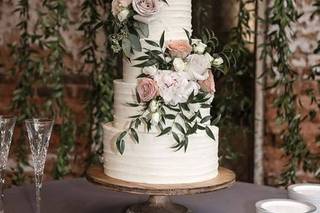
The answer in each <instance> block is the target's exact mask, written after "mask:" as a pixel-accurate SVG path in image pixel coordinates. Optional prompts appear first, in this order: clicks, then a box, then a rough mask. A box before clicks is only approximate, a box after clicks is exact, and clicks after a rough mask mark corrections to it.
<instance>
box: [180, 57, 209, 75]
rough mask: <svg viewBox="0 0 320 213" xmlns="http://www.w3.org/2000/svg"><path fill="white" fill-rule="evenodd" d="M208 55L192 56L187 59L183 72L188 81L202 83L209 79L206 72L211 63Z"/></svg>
mask: <svg viewBox="0 0 320 213" xmlns="http://www.w3.org/2000/svg"><path fill="white" fill-rule="evenodd" d="M208 55H209V54H208ZM208 55H207V54H205V55H198V54H193V55H190V56H189V57H188V58H187V67H186V70H185V71H186V72H187V73H188V78H189V80H198V81H204V80H206V79H207V78H208V77H209V72H208V70H209V69H210V68H211V62H210V57H208Z"/></svg>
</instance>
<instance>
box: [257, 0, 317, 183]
mask: <svg viewBox="0 0 320 213" xmlns="http://www.w3.org/2000/svg"><path fill="white" fill-rule="evenodd" d="M298 17H299V14H298V12H297V11H296V8H295V2H294V1H293V0H275V1H274V2H273V4H272V5H270V7H269V8H268V19H267V20H266V21H267V23H268V25H269V31H268V32H267V36H266V38H267V41H266V43H265V45H264V50H263V56H264V57H265V58H268V59H270V60H271V64H270V67H269V69H268V70H267V71H266V73H267V74H268V77H269V79H271V80H272V84H271V85H270V86H269V88H272V89H274V90H275V91H277V97H276V98H275V100H274V106H275V107H276V109H277V119H276V122H277V123H278V124H281V125H282V127H281V129H282V131H281V139H282V140H283V144H282V148H283V150H284V152H285V154H286V156H287V157H288V165H287V167H286V168H285V171H284V172H283V174H282V184H283V185H288V184H291V183H295V182H296V181H297V170H298V169H300V168H301V166H302V168H303V169H304V170H305V171H308V172H313V173H315V172H316V171H317V169H318V166H317V165H318V164H317V162H318V159H317V156H314V155H313V154H311V153H310V150H309V149H308V147H307V145H306V143H305V142H304V139H303V137H302V135H301V131H300V130H301V129H300V127H301V123H302V122H303V121H304V120H305V119H307V117H303V116H302V115H301V114H300V112H299V110H298V107H297V103H298V102H299V96H298V94H296V93H295V90H294V84H295V82H297V81H298V80H299V74H298V73H296V72H295V71H294V70H293V69H292V68H291V66H290V64H289V63H290V54H291V51H290V48H289V42H290V36H291V35H290V33H291V26H292V24H294V23H295V22H297V20H298ZM279 128H280V127H279Z"/></svg>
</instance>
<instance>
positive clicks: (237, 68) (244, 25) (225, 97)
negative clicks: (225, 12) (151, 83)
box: [213, 0, 255, 161]
mask: <svg viewBox="0 0 320 213" xmlns="http://www.w3.org/2000/svg"><path fill="white" fill-rule="evenodd" d="M254 2H255V1H254V0H249V1H247V0H239V1H238V4H239V13H238V21H237V25H236V26H235V27H234V28H232V29H231V31H230V38H229V39H228V43H227V46H229V47H230V48H231V49H233V52H232V57H233V58H234V60H233V61H234V63H233V66H232V71H231V72H229V73H227V74H226V75H225V76H223V78H222V79H221V81H222V82H221V84H222V85H223V86H221V89H220V90H221V91H218V94H217V96H216V101H215V105H214V109H213V111H214V112H219V113H221V114H222V116H221V121H220V123H219V125H220V126H221V127H224V129H225V130H226V131H227V130H230V131H233V130H234V129H235V128H241V129H243V130H245V131H246V132H248V131H250V130H251V129H253V93H252V91H253V84H252V82H253V79H254V62H255V61H254V52H253V51H252V50H250V49H249V48H250V45H251V46H252V45H253V43H252V41H251V40H252V36H253V34H254V33H253V30H252V28H251V27H250V20H253V18H254V10H249V9H248V8H249V7H248V6H250V5H252V4H254ZM221 140H222V141H223V142H222V144H223V149H222V150H223V155H222V156H224V157H223V160H224V161H230V160H231V161H234V160H236V159H238V157H241V156H239V153H236V152H235V151H234V150H233V147H232V146H231V144H229V140H228V139H226V138H221Z"/></svg>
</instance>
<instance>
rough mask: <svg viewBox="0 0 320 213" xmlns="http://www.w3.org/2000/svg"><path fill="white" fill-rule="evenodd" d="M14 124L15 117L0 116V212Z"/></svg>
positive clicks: (0, 210) (1, 210)
mask: <svg viewBox="0 0 320 213" xmlns="http://www.w3.org/2000/svg"><path fill="white" fill-rule="evenodd" d="M15 124H16V117H15V116H4V115H0V190H1V206H0V212H3V204H4V191H3V189H4V184H5V170H6V168H7V162H8V155H9V149H10V145H11V141H12V135H13V130H14V126H15Z"/></svg>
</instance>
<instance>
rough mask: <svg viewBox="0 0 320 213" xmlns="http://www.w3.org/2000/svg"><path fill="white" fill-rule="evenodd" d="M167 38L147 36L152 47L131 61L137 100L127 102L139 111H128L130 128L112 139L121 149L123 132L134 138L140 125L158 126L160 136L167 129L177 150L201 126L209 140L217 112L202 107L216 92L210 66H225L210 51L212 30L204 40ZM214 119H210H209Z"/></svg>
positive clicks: (213, 68)
mask: <svg viewBox="0 0 320 213" xmlns="http://www.w3.org/2000/svg"><path fill="white" fill-rule="evenodd" d="M186 33H187V36H188V40H178V41H170V42H168V43H167V44H165V39H164V37H165V33H163V34H162V36H161V39H160V41H159V43H156V42H154V41H151V40H146V42H147V43H148V44H149V45H151V46H152V47H153V48H152V50H146V51H145V52H144V53H145V55H143V56H141V57H139V58H136V59H135V60H137V61H140V62H141V63H138V64H137V65H135V66H136V67H141V68H142V74H141V75H140V76H138V85H137V88H136V91H137V98H138V102H137V103H128V104H129V105H130V106H132V107H140V108H141V113H139V114H138V115H135V116H132V117H131V118H132V121H131V123H130V125H129V128H128V129H127V130H126V131H124V132H122V133H121V134H120V136H119V137H118V139H117V148H118V150H119V152H120V153H121V154H123V153H124V149H125V141H124V140H123V139H124V137H125V136H126V135H128V134H130V135H131V136H132V138H134V140H135V141H136V142H137V143H139V136H138V134H137V131H136V130H137V129H138V128H139V126H140V125H145V126H146V127H147V130H148V131H150V130H152V129H154V128H155V129H157V130H160V134H159V136H162V135H166V134H169V133H171V134H172V136H173V138H174V140H175V141H176V142H177V144H176V145H175V146H174V147H172V148H174V149H176V150H177V151H178V150H180V149H182V148H184V150H185V151H186V150H187V147H188V137H189V136H190V135H193V134H195V133H197V131H198V130H200V131H205V132H206V133H207V135H208V136H209V137H211V138H212V139H213V140H215V138H214V134H213V133H212V131H211V129H210V126H211V125H215V124H216V123H217V122H218V121H219V119H220V117H219V116H218V117H217V118H216V119H214V120H213V119H212V117H211V116H210V115H208V114H209V113H205V114H206V115H205V116H203V115H202V114H203V113H202V111H203V110H207V112H208V110H209V109H210V108H211V102H212V100H213V98H214V93H215V91H216V90H215V81H214V75H213V72H214V71H217V70H220V71H223V70H225V66H226V65H225V62H224V59H223V57H222V56H220V55H219V54H218V53H214V52H215V41H216V40H215V39H216V38H215V36H214V34H211V33H209V34H208V35H207V36H206V37H205V38H206V39H205V41H203V40H200V39H191V38H190V34H189V33H188V32H187V31H186ZM211 120H213V121H212V122H211V123H210V121H211Z"/></svg>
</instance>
